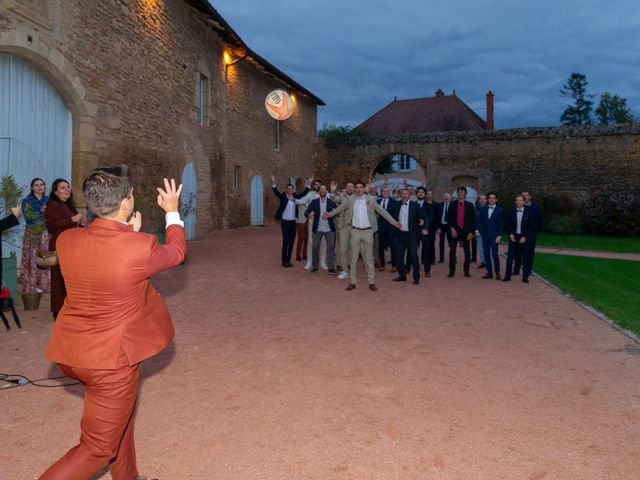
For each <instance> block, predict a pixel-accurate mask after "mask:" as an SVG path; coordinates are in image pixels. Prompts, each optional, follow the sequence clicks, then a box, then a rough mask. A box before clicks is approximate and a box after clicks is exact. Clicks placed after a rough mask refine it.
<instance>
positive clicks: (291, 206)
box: [282, 200, 296, 220]
mask: <svg viewBox="0 0 640 480" xmlns="http://www.w3.org/2000/svg"><path fill="white" fill-rule="evenodd" d="M295 219H296V202H294V201H293V200H289V201H287V206H286V207H284V212H282V220H295Z"/></svg>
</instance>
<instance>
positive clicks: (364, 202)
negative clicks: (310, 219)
mask: <svg viewBox="0 0 640 480" xmlns="http://www.w3.org/2000/svg"><path fill="white" fill-rule="evenodd" d="M365 192H366V188H365V185H364V183H362V182H358V183H356V184H355V195H353V196H352V197H351V198H349V199H348V200H347V201H343V202H342V204H341V205H340V206H339V207H338V208H336V209H334V210H332V211H331V212H327V213H325V214H324V216H323V218H324V219H325V220H326V219H328V218H331V217H335V216H336V215H339V214H341V213H342V212H344V215H343V217H344V222H345V225H347V226H350V227H351V245H350V246H351V272H350V278H351V283H349V285H348V286H347V290H353V289H354V288H356V283H357V265H358V258H359V257H360V254H362V259H363V260H364V265H365V268H366V270H367V276H368V280H369V289H370V290H372V291H376V290H377V287H376V283H375V274H376V271H375V268H374V263H373V234H374V233H375V232H377V231H378V222H377V220H376V212H377V213H378V215H380V216H382V218H384V219H385V220H386V221H388V222H389V223H391V224H392V225H395V226H396V227H399V226H400V223H399V222H397V221H396V220H395V219H394V218H393V217H392V216H391V215H390V214H389V212H387V211H386V210H385V209H384V208H382V207H381V206H380V205H378V203H377V202H376V199H375V197H372V196H371V195H367V194H366V193H365Z"/></svg>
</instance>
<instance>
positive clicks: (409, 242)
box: [393, 188, 428, 285]
mask: <svg viewBox="0 0 640 480" xmlns="http://www.w3.org/2000/svg"><path fill="white" fill-rule="evenodd" d="M400 199H401V201H400V202H399V203H398V205H396V210H395V212H394V214H393V218H395V219H396V220H398V222H400V228H399V229H398V230H397V231H396V268H397V269H398V276H397V277H396V278H394V279H393V281H394V282H405V281H406V280H407V271H406V267H405V261H404V259H405V254H406V252H407V250H408V251H409V258H410V261H411V267H412V270H413V284H414V285H418V284H419V283H420V263H419V260H418V241H419V239H420V237H421V236H422V235H427V234H428V230H427V228H428V219H427V218H426V217H425V215H424V213H423V211H422V209H421V208H420V206H419V205H418V203H417V202H412V201H410V200H411V193H410V192H409V190H407V189H406V188H405V189H404V190H402V192H401V193H400Z"/></svg>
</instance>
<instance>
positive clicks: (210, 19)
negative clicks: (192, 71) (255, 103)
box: [184, 0, 325, 105]
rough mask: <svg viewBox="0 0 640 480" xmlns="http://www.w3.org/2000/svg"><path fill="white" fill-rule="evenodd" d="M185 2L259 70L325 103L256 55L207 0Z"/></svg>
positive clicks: (292, 88)
mask: <svg viewBox="0 0 640 480" xmlns="http://www.w3.org/2000/svg"><path fill="white" fill-rule="evenodd" d="M184 1H185V3H187V4H188V5H191V6H192V7H193V8H195V9H196V10H198V11H199V12H200V13H202V14H204V15H205V16H206V23H207V24H208V25H209V26H210V27H212V28H213V29H214V30H215V31H216V32H217V33H218V35H220V37H221V38H222V39H223V40H224V41H225V42H227V43H228V44H229V45H232V46H234V47H237V48H239V49H242V50H244V51H245V52H246V57H247V58H249V59H250V60H251V61H252V63H253V64H254V65H256V66H257V67H258V68H260V69H261V70H264V71H265V72H267V73H270V74H271V75H273V76H274V77H276V78H277V79H278V80H279V81H280V82H281V83H282V84H284V85H285V86H286V87H288V88H289V89H291V90H294V91H295V92H296V93H298V94H300V95H302V96H304V97H307V98H309V99H310V100H311V101H312V102H314V103H316V104H317V105H325V103H324V101H322V99H321V98H319V97H317V96H316V95H314V94H313V93H312V92H310V91H309V90H307V89H306V88H304V87H303V86H302V85H300V84H299V83H298V82H296V81H295V80H294V79H293V78H291V77H290V76H288V75H287V74H286V73H284V72H283V71H282V70H280V69H278V68H277V67H276V66H275V65H273V64H272V63H270V62H268V61H267V60H266V59H265V58H263V57H261V56H260V55H258V54H257V53H256V52H254V51H253V50H251V49H250V48H249V46H248V45H247V44H246V43H244V40H242V39H241V38H240V35H238V34H237V33H236V32H235V30H234V29H233V28H231V25H229V24H228V23H227V21H226V20H225V19H224V18H223V17H222V15H220V14H219V13H218V11H217V10H216V9H215V8H213V6H212V5H211V4H210V3H209V2H208V1H207V0H184Z"/></svg>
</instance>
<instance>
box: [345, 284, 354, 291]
mask: <svg viewBox="0 0 640 480" xmlns="http://www.w3.org/2000/svg"><path fill="white" fill-rule="evenodd" d="M354 288H356V286H355V284H354V283H350V284H349V285H347V288H346V290H347V291H349V290H353V289H354Z"/></svg>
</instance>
